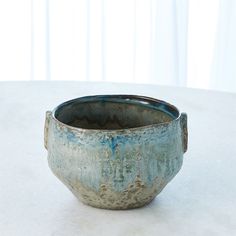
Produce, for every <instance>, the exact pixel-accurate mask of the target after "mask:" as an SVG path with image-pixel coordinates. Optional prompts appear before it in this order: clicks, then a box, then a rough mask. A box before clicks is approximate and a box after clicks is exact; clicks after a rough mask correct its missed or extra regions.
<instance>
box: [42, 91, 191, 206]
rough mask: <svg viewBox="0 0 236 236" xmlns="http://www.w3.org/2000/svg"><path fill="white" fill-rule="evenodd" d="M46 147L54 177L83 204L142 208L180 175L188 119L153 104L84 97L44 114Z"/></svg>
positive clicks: (163, 105) (115, 97) (136, 98)
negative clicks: (178, 173)
mask: <svg viewBox="0 0 236 236" xmlns="http://www.w3.org/2000/svg"><path fill="white" fill-rule="evenodd" d="M45 147H46V148H47V149H48V163H49V166H50V168H51V170H52V171H53V173H54V174H55V175H56V176H57V177H58V178H59V179H60V180H61V181H62V182H63V183H64V184H65V185H66V186H67V187H68V188H69V189H70V190H71V191H72V193H74V195H75V196H76V197H78V198H79V199H80V200H81V201H82V202H84V203H86V204H88V205H91V206H94V207H99V208H108V209H129V208H136V207H141V206H143V205H145V204H147V203H149V202H150V201H152V200H153V199H154V198H155V196H156V195H157V194H158V193H160V192H161V190H162V189H163V188H164V187H165V185H166V184H167V183H168V182H169V181H170V180H171V179H172V178H173V177H174V176H175V175H176V174H177V172H178V171H179V170H180V168H181V166H182V160H183V153H184V152H185V151H186V150H187V117H186V114H183V113H182V114H181V115H180V114H179V112H178V110H177V109H176V108H175V107H173V106H171V105H170V104H167V103H165V102H163V101H159V100H155V99H152V98H146V97H139V96H128V95H110V96H91V97H83V98H79V99H76V100H72V101H69V102H66V103H64V104H62V105H60V106H59V107H57V108H56V109H55V110H54V111H53V112H47V114H46V123H45Z"/></svg>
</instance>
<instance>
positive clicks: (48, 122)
mask: <svg viewBox="0 0 236 236" xmlns="http://www.w3.org/2000/svg"><path fill="white" fill-rule="evenodd" d="M51 116H52V112H51V111H46V117H45V125H44V147H45V148H46V149H47V150H48V129H49V124H50V120H51Z"/></svg>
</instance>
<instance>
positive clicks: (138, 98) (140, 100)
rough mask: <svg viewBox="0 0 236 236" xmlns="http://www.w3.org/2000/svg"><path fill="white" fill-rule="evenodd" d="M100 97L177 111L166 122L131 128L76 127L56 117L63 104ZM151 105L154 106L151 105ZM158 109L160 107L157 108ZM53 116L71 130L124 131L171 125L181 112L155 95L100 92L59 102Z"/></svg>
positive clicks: (94, 99)
mask: <svg viewBox="0 0 236 236" xmlns="http://www.w3.org/2000/svg"><path fill="white" fill-rule="evenodd" d="M99 99H111V101H112V99H119V100H120V101H122V100H124V101H127V100H134V101H135V102H136V103H134V105H138V104H141V105H143V106H148V105H149V107H148V109H155V108H154V105H153V104H156V105H157V104H159V105H160V106H163V105H164V107H166V108H169V109H170V110H172V111H174V112H176V114H177V115H176V116H175V117H174V115H173V114H172V119H171V120H170V121H166V122H161V123H153V124H149V125H142V126H137V127H131V128H122V129H88V128H82V127H75V126H71V125H68V124H66V123H64V122H62V121H60V120H59V119H57V117H56V112H57V111H58V110H59V109H60V108H62V107H63V106H67V105H69V104H71V103H74V102H77V101H78V100H79V101H81V102H89V101H91V102H94V101H96V100H97V101H99ZM150 104H151V106H152V107H153V108H152V107H150ZM156 110H158V109H156ZM161 111H162V112H164V113H166V114H169V115H170V114H171V113H168V112H166V111H165V110H161ZM51 116H52V118H53V119H54V121H56V122H57V123H58V124H60V126H64V127H67V128H68V129H70V130H75V131H89V132H96V131H97V132H98V131H100V132H123V131H134V130H141V129H147V128H152V127H159V126H166V125H170V124H172V123H174V122H176V121H178V120H179V119H180V117H181V113H180V111H179V109H178V108H177V107H176V106H174V105H172V104H171V103H169V102H166V101H164V100H160V99H156V98H153V97H148V96H143V95H133V94H131V95H130V94H101V95H100V94H99V95H89V96H82V97H78V98H74V99H70V100H68V101H65V102H63V103H61V104H59V105H58V106H56V107H55V108H54V109H53V110H52V112H51Z"/></svg>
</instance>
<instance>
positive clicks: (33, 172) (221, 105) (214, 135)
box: [0, 82, 236, 236]
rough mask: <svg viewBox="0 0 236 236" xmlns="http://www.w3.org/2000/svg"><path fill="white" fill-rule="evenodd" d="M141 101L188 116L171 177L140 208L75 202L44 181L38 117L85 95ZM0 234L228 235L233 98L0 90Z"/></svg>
mask: <svg viewBox="0 0 236 236" xmlns="http://www.w3.org/2000/svg"><path fill="white" fill-rule="evenodd" d="M112 93H126V94H141V95H147V96H152V97H156V98H159V99H164V100H167V101H169V102H171V103H173V104H174V105H176V106H177V107H179V108H180V110H181V111H185V112H187V114H188V123H189V149H188V152H187V153H186V154H185V157H184V164H183V167H182V169H181V171H180V172H179V174H178V175H177V176H176V177H175V178H174V179H173V180H172V181H171V183H169V184H168V185H167V186H166V188H165V189H164V190H163V191H162V193H161V194H160V195H159V196H158V197H157V198H156V199H155V200H154V201H153V202H152V203H151V204H150V205H148V206H146V207H143V208H140V209H135V210H126V211H111V210H101V209H96V208H92V207H89V206H86V205H83V204H82V203H80V202H79V201H78V200H77V199H76V198H75V197H74V196H73V195H72V194H71V192H70V191H69V190H67V188H66V187H65V186H64V185H63V184H62V183H61V182H59V180H58V179H57V178H56V177H55V176H54V175H53V174H52V172H51V171H50V169H49V167H48V165H47V158H46V156H47V152H46V150H45V149H44V147H43V126H44V115H45V111H46V110H49V109H52V108H54V107H55V106H56V105H58V104H59V103H61V102H63V101H65V100H68V99H72V98H75V97H79V96H83V95H89V94H112ZM0 112H1V113H0V235H1V236H5V235H7V236H8V235H13V236H15V235H22V236H31V235H32V236H37V235H40V236H47V235H56V236H62V235H63V236H74V235H86V236H87V235H96V236H97V235H99V236H103V235H113V236H116V235H120V236H123V235H127V236H131V235H132V236H138V235H142V236H143V235H148V236H153V235H171V236H172V235H181V236H182V235H186V236H190V235H191V236H192V235H207V236H209V235H214V236H215V235H230V236H231V235H236V94H229V93H220V92H209V91H203V90H194V89H184V88H171V87H160V86H153V85H152V86H148V85H129V84H126V85H124V84H106V83H79V82H2V83H0Z"/></svg>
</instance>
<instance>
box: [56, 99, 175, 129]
mask: <svg viewBox="0 0 236 236" xmlns="http://www.w3.org/2000/svg"><path fill="white" fill-rule="evenodd" d="M54 116H55V118H56V119H58V120H59V121H60V122H62V123H64V124H67V125H70V126H73V127H78V128H84V129H106V130H108V129H109V130H111V129H127V128H135V127H141V126H146V125H151V124H158V123H164V122H170V121H172V120H174V119H176V118H178V116H179V111H178V110H177V109H176V108H175V107H174V106H172V105H170V104H168V103H166V102H163V101H159V100H156V99H153V98H147V97H140V96H132V95H98V96H88V97H82V98H77V99H74V100H71V101H68V102H65V103H63V104H61V105H60V106H58V107H57V108H56V109H55V111H54Z"/></svg>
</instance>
